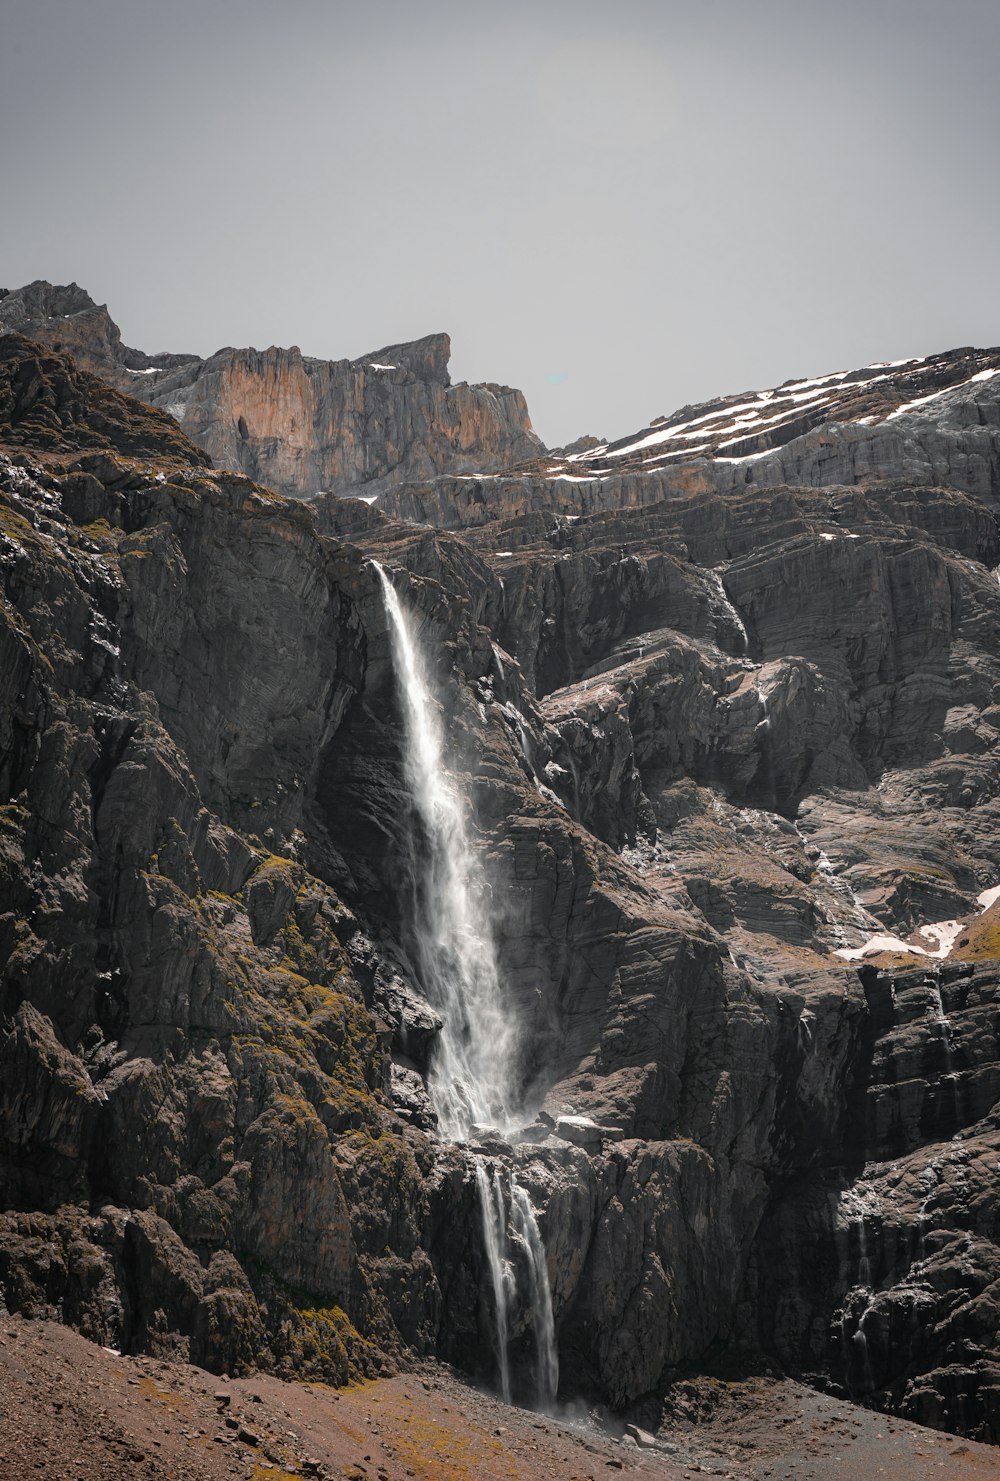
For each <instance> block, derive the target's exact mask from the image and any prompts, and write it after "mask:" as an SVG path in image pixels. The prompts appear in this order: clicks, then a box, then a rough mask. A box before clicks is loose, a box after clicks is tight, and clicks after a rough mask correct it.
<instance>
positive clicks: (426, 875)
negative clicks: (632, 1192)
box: [372, 561, 559, 1408]
mask: <svg viewBox="0 0 1000 1481" xmlns="http://www.w3.org/2000/svg"><path fill="white" fill-rule="evenodd" d="M372 565H373V566H374V568H375V570H376V572H377V574H378V577H379V580H380V582H381V585H382V594H383V600H384V604H385V611H386V615H387V617H388V619H389V634H390V640H391V647H392V662H393V669H394V673H395V677H396V682H397V684H398V686H399V692H400V699H401V704H402V713H403V734H404V774H405V778H406V783H407V786H408V787H409V790H410V795H411V799H412V803H413V809H414V812H415V813H416V816H417V818H418V820H419V824H420V828H421V829H422V832H423V848H422V849H421V850H419V851H418V848H417V841H416V840H415V839H414V840H413V841H412V845H411V852H410V860H409V875H410V879H409V884H410V888H411V892H412V896H413V910H414V939H415V956H416V965H417V970H418V973H419V976H420V983H421V986H422V988H423V990H424V993H425V994H426V996H427V998H428V1000H429V1002H430V1003H431V1004H432V1006H433V1007H434V1008H435V1009H436V1010H437V1011H438V1013H439V1014H440V1015H441V1019H442V1027H441V1030H440V1033H439V1035H438V1039H437V1044H436V1048H435V1051H434V1054H433V1057H432V1061H431V1066H430V1070H429V1073H428V1077H427V1088H428V1092H429V1094H430V1098H431V1102H432V1104H433V1106H434V1110H435V1111H436V1113H437V1117H438V1126H439V1130H440V1134H441V1136H442V1137H443V1138H445V1139H446V1140H449V1141H453V1142H458V1143H466V1142H468V1141H469V1140H470V1138H475V1136H476V1135H477V1134H478V1133H480V1132H483V1131H486V1130H489V1131H491V1132H492V1133H493V1134H494V1135H496V1134H499V1135H500V1136H501V1137H503V1138H504V1139H509V1138H510V1136H511V1134H512V1132H513V1131H514V1130H515V1129H516V1125H517V1122H516V1103H515V1091H516V1086H515V1070H516V1051H517V1037H516V1031H515V1026H514V1023H513V1020H512V1016H511V1014H510V1012H509V1010H508V1008H507V1006H506V1005H505V1004H504V1002H503V995H502V991H501V984H500V974H499V969H498V966H497V960H496V951H495V947H494V942H493V937H492V931H491V929H490V919H489V898H490V897H489V891H488V888H487V884H486V879H485V877H484V873H483V869H482V866H481V863H480V861H479V859H478V857H477V854H476V851H475V848H474V846H473V843H472V840H471V839H470V836H469V830H468V827H467V823H466V812H465V807H464V805H463V801H462V798H461V796H460V795H459V793H458V790H457V788H456V786H455V784H454V781H453V779H452V777H451V775H450V773H449V770H448V767H447V764H446V750H445V744H444V730H443V726H442V723H441V714H440V704H439V702H438V700H437V698H436V696H435V693H434V686H433V681H432V677H431V673H430V669H429V665H428V662H427V658H426V655H425V654H424V652H423V649H422V647H421V645H420V642H419V639H418V635H417V632H416V630H415V626H414V624H413V622H412V620H411V618H410V615H409V613H408V612H407V611H406V610H405V608H404V607H403V605H402V603H401V602H400V600H399V596H398V595H397V592H396V590H395V587H394V586H393V584H392V582H391V580H390V579H389V576H388V575H387V574H386V572H385V571H384V570H383V568H382V567H381V566H380V565H379V564H378V562H377V561H373V562H372ZM418 861H419V862H418ZM472 1155H473V1157H474V1162H475V1179H476V1190H477V1196H478V1199H479V1209H480V1216H481V1224H482V1235H483V1248H484V1253H485V1256H486V1264H487V1268H488V1270H489V1275H490V1286H491V1295H492V1299H493V1308H494V1336H493V1340H494V1348H495V1354H496V1361H497V1373H498V1379H499V1387H500V1391H501V1393H502V1396H503V1398H504V1400H505V1401H506V1402H508V1403H509V1402H511V1397H512V1380H511V1369H510V1351H509V1349H510V1327H511V1317H512V1315H513V1313H514V1311H515V1310H516V1309H517V1307H518V1305H519V1304H523V1305H524V1306H525V1307H526V1308H527V1309H528V1311H529V1312H530V1316H531V1322H532V1327H533V1331H534V1337H535V1348H536V1373H535V1398H536V1402H537V1404H538V1406H539V1407H541V1408H544V1407H547V1406H549V1405H551V1404H552V1403H553V1402H554V1400H555V1396H556V1391H557V1388H558V1383H559V1366H558V1354H557V1349H556V1337H555V1321H554V1317H553V1310H552V1292H551V1288H550V1284H549V1275H548V1268H547V1265H546V1259H545V1247H544V1244H543V1242H542V1237H541V1231H540V1229H539V1226H538V1218H537V1215H536V1212H535V1209H534V1206H533V1204H532V1202H531V1199H530V1197H529V1195H528V1193H527V1190H526V1189H524V1188H522V1187H521V1186H520V1184H519V1183H518V1182H517V1180H516V1177H515V1176H514V1173H513V1171H512V1172H511V1173H510V1176H509V1186H508V1188H507V1190H506V1192H505V1190H504V1180H503V1177H502V1172H501V1168H500V1167H499V1166H497V1165H496V1164H495V1163H491V1162H490V1161H489V1160H488V1159H487V1158H485V1157H483V1156H481V1155H479V1154H472ZM515 1247H516V1252H517V1254H519V1255H520V1259H516V1258H515ZM519 1267H522V1268H523V1269H524V1270H525V1271H526V1280H525V1281H524V1282H523V1284H524V1286H525V1287H526V1288H525V1289H520V1290H519V1282H518V1269H519Z"/></svg>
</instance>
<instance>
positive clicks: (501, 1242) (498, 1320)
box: [476, 1157, 510, 1404]
mask: <svg viewBox="0 0 1000 1481" xmlns="http://www.w3.org/2000/svg"><path fill="white" fill-rule="evenodd" d="M476 1187H477V1188H478V1190H479V1211H480V1213H481V1215H482V1220H483V1244H484V1246H485V1248H486V1262H487V1264H488V1265H489V1269H490V1283H491V1284H492V1286H493V1306H494V1318H493V1320H494V1330H495V1333H496V1356H497V1367H498V1369H499V1372H500V1392H501V1393H502V1394H503V1399H504V1403H505V1404H509V1403H510V1354H509V1353H508V1351H507V1343H508V1335H507V1332H508V1324H507V1311H508V1306H509V1302H510V1291H509V1289H508V1286H509V1282H508V1275H507V1271H508V1266H507V1219H506V1215H505V1214H504V1208H503V1192H502V1190H501V1188H500V1183H499V1181H498V1180H495V1181H493V1182H492V1183H491V1182H490V1179H489V1177H488V1176H487V1173H486V1165H485V1163H484V1162H483V1159H482V1158H481V1157H477V1158H476Z"/></svg>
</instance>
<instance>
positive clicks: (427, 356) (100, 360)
mask: <svg viewBox="0 0 1000 1481" xmlns="http://www.w3.org/2000/svg"><path fill="white" fill-rule="evenodd" d="M3 330H7V331H13V332H15V333H19V334H26V335H28V336H30V337H31V338H32V339H35V340H37V341H39V342H41V343H43V344H46V345H49V346H50V347H52V348H53V349H56V350H64V351H66V352H67V353H68V354H71V355H73V357H74V358H75V359H76V361H77V362H78V364H80V365H81V366H83V367H84V368H85V369H88V370H91V371H93V372H94V374H96V375H99V376H101V377H102V379H104V380H107V381H110V383H111V384H112V385H114V386H116V387H117V388H118V389H119V390H122V391H126V392H127V393H128V394H129V395H131V396H135V397H138V398H139V399H141V400H143V401H148V402H150V403H151V404H152V405H154V406H158V407H160V408H161V409H163V410H165V411H167V412H169V413H170V415H171V416H173V417H175V418H176V419H177V421H178V422H179V423H180V425H181V427H182V428H183V430H184V432H186V433H187V435H188V436H189V437H190V438H191V439H192V440H193V441H194V442H195V443H196V444H197V445H198V446H199V447H202V448H204V450H205V451H206V452H207V453H209V454H210V456H211V458H212V460H213V462H214V463H215V464H216V465H217V466H219V467H221V468H229V469H231V470H233V471H235V472H241V473H246V474H247V475H248V476H249V477H251V478H255V479H257V480H259V481H260V482H263V483H266V484H268V485H269V486H270V487H272V488H275V489H278V490H280V491H281V492H283V493H286V494H288V495H290V496H292V497H308V496H309V495H311V494H314V493H316V492H317V491H319V490H322V489H334V490H343V489H348V488H354V487H362V486H363V487H364V489H365V492H366V493H367V494H368V495H369V496H370V495H372V494H374V493H377V492H378V490H379V489H380V488H381V487H383V486H388V485H391V484H392V483H393V482H395V481H397V480H398V479H401V478H422V477H428V476H432V475H435V474H438V473H444V472H455V473H458V472H462V471H464V470H465V469H466V468H476V469H483V468H487V469H488V468H501V467H507V466H509V465H510V464H511V463H516V462H520V461H521V460H522V459H524V458H526V457H533V456H535V455H537V454H538V453H539V452H540V451H542V450H543V447H542V443H541V441H540V439H539V438H538V437H536V436H535V434H534V432H533V431H532V429H531V423H530V421H529V419H528V412H527V407H526V405H525V402H524V397H523V396H522V395H521V393H520V392H519V391H515V390H512V389H511V388H510V387H509V386H499V385H480V386H470V385H466V384H465V383H462V384H460V385H455V386H453V385H452V384H451V380H450V377H449V374H448V359H449V356H450V354H451V344H450V340H449V338H448V336H447V335H446V334H431V335H428V336H426V337H425V338H424V339H420V340H416V341H414V342H412V343H409V344H401V345H390V346H387V347H384V348H383V349H381V350H376V351H373V352H372V353H371V354H369V355H363V356H361V357H360V358H358V359H356V360H336V361H334V360H320V359H316V358H315V357H309V356H306V355H303V354H302V353H301V351H300V350H299V349H298V348H297V347H296V346H294V345H293V346H292V347H291V348H290V349H279V348H277V347H276V346H273V345H272V346H271V348H270V349H267V350H254V349H232V348H226V349H222V350H219V351H217V352H216V354H214V355H212V356H211V357H210V358H209V359H208V360H203V359H202V358H201V357H200V356H197V355H182V354H157V355H147V354H145V353H144V352H143V351H141V350H134V349H130V348H129V347H128V346H127V345H124V344H123V343H122V338H121V333H120V331H119V329H118V326H117V325H116V324H115V323H114V321H113V320H112V318H111V316H110V315H109V313H108V310H107V306H106V305H104V304H96V303H95V302H94V300H93V299H92V298H91V297H90V295H89V294H88V293H86V292H85V291H84V290H83V289H82V288H80V287H78V286H77V284H75V283H71V284H69V285H68V286H56V285H53V284H51V283H47V282H44V281H42V280H39V281H37V282H35V283H30V284H28V285H27V286H26V287H24V288H20V289H16V290H14V291H13V292H6V293H4V294H2V295H0V331H3Z"/></svg>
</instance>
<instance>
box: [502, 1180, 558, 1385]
mask: <svg viewBox="0 0 1000 1481" xmlns="http://www.w3.org/2000/svg"><path fill="white" fill-rule="evenodd" d="M510 1204H511V1213H512V1215H513V1219H514V1228H515V1229H516V1230H517V1232H518V1234H520V1236H521V1238H522V1239H523V1241H524V1244H525V1248H526V1250H527V1253H528V1279H529V1282H530V1287H531V1289H530V1296H531V1320H532V1325H533V1326H534V1329H535V1347H536V1349H537V1353H538V1373H537V1375H536V1388H537V1398H538V1404H539V1407H540V1408H542V1409H545V1408H547V1407H548V1406H549V1405H550V1404H551V1403H552V1402H553V1401H554V1400H555V1396H556V1390H557V1389H558V1387H559V1357H558V1354H557V1353H556V1325H555V1320H554V1318H553V1315H552V1290H551V1287H550V1285H549V1272H548V1267H547V1266H546V1264H545V1246H544V1245H543V1244H542V1235H541V1231H540V1230H539V1228H538V1219H537V1218H536V1217H535V1210H534V1207H533V1205H532V1202H531V1199H530V1198H529V1197H528V1195H527V1193H526V1192H525V1191H524V1189H523V1188H521V1187H520V1186H519V1185H518V1184H517V1183H511V1186H510Z"/></svg>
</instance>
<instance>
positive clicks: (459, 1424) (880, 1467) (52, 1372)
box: [0, 1313, 1000, 1481]
mask: <svg viewBox="0 0 1000 1481" xmlns="http://www.w3.org/2000/svg"><path fill="white" fill-rule="evenodd" d="M696 1388H697V1386H696ZM708 1388H710V1390H711V1392H710V1393H709V1392H708ZM708 1388H706V1389H705V1391H704V1393H703V1394H702V1397H703V1398H706V1399H707V1400H708V1402H706V1403H704V1404H702V1405H701V1409H702V1411H703V1412H704V1411H707V1417H702V1418H699V1419H698V1420H697V1421H690V1420H683V1419H681V1418H678V1419H676V1420H675V1421H674V1422H672V1423H670V1424H668V1426H667V1427H666V1428H664V1429H663V1430H661V1432H660V1436H659V1441H658V1444H657V1448H655V1449H646V1448H641V1447H640V1446H638V1445H636V1444H635V1443H634V1442H633V1441H632V1439H630V1438H629V1439H624V1440H621V1439H617V1438H615V1436H614V1434H612V1433H610V1432H609V1431H608V1430H607V1429H602V1427H601V1426H600V1425H599V1424H598V1423H597V1422H596V1421H595V1419H594V1418H593V1417H591V1416H588V1415H587V1414H586V1412H585V1411H584V1410H583V1408H582V1406H581V1408H580V1411H579V1414H578V1415H575V1416H574V1415H572V1414H570V1413H566V1414H564V1415H563V1416H561V1417H560V1418H551V1417H549V1416H545V1415H540V1414H533V1413H531V1412H529V1411H527V1410H523V1409H514V1408H508V1407H505V1406H504V1405H503V1404H501V1403H500V1402H499V1401H498V1400H497V1399H495V1398H493V1397H492V1396H491V1395H488V1394H483V1393H479V1392H477V1391H476V1390H475V1389H473V1388H470V1387H469V1386H468V1385H467V1384H465V1383H463V1382H461V1381H460V1380H459V1379H457V1378H456V1377H455V1376H454V1375H453V1374H451V1373H450V1372H449V1371H448V1370H446V1369H443V1368H440V1367H426V1368H423V1369H421V1370H420V1371H418V1372H414V1373H411V1374H409V1375H407V1376H405V1377H399V1378H390V1379H382V1380H379V1381H378V1382H374V1383H366V1384H362V1385H359V1386H357V1387H353V1388H349V1389H344V1390H340V1391H336V1390H333V1389H328V1388H325V1387H323V1386H322V1385H320V1384H308V1383H307V1384H297V1383H286V1382H283V1381H282V1380H280V1379H277V1378H271V1377H267V1376H266V1375H258V1376H256V1377H254V1378H245V1379H232V1380H227V1379H220V1378H217V1377H215V1376H213V1375H212V1374H210V1373H205V1372H203V1371H202V1370H201V1369H199V1368H193V1367H191V1366H190V1365H188V1364H185V1363H181V1362H160V1361H158V1360H156V1359H153V1358H142V1357H139V1358H130V1357H122V1356H120V1355H119V1354H118V1353H115V1352H111V1351H109V1350H108V1349H106V1348H100V1347H95V1346H94V1345H93V1344H92V1343H89V1342H87V1341H86V1340H85V1339H84V1338H82V1337H80V1336H79V1335H78V1334H77V1333H75V1332H72V1331H70V1330H69V1329H68V1328H66V1327H63V1326H60V1325H58V1324H57V1323H53V1322H28V1321H24V1320H22V1319H21V1318H19V1317H8V1316H5V1315H3V1314H2V1313H0V1481H24V1478H30V1481H235V1478H239V1481H289V1478H290V1477H299V1476H301V1477H309V1476H313V1477H327V1478H331V1481H347V1478H353V1481H366V1478H367V1481H403V1478H406V1477H414V1478H416V1481H522V1478H523V1481H600V1478H602V1477H605V1478H606V1477H610V1476H613V1475H615V1474H617V1473H622V1474H625V1473H631V1474H633V1475H635V1476H636V1478H637V1481H694V1477H695V1476H699V1477H700V1476H701V1475H715V1476H720V1477H726V1478H730V1481H786V1478H792V1481H812V1478H814V1481H873V1478H883V1481H925V1478H926V1481H931V1478H934V1481H1000V1451H997V1450H994V1449H993V1448H991V1447H989V1446H985V1445H977V1444H974V1443H972V1442H970V1441H964V1440H958V1439H956V1438H955V1437H954V1436H951V1435H943V1434H938V1433H936V1432H935V1431H932V1430H924V1429H921V1428H920V1427H919V1426H917V1425H913V1424H907V1423H903V1422H900V1421H897V1420H888V1419H886V1417H885V1416H884V1415H879V1414H872V1413H870V1412H869V1411H867V1410H864V1409H859V1408H857V1407H856V1406H854V1405H851V1404H845V1403H841V1402H839V1401H838V1400H836V1399H831V1398H828V1397H826V1396H824V1395H821V1394H816V1393H813V1392H812V1390H810V1389H807V1388H804V1387H802V1386H801V1385H799V1384H796V1383H792V1382H790V1381H788V1380H782V1381H778V1380H770V1379H752V1380H750V1381H748V1382H744V1383H736V1384H725V1385H723V1384H718V1383H715V1384H711V1385H708Z"/></svg>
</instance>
